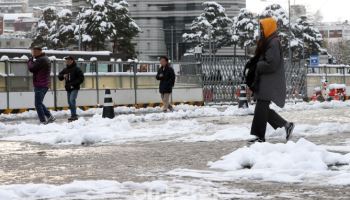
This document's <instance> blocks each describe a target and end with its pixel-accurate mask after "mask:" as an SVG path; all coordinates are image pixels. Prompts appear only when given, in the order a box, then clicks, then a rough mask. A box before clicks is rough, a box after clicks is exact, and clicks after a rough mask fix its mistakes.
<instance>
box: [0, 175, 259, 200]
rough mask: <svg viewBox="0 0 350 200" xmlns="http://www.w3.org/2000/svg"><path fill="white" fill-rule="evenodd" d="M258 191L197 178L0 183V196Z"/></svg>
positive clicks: (19, 199)
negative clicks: (142, 180)
mask: <svg viewBox="0 0 350 200" xmlns="http://www.w3.org/2000/svg"><path fill="white" fill-rule="evenodd" d="M259 195H260V194H259V193H250V192H247V191H246V190H243V189H235V188H227V187H226V186H224V185H222V184H220V183H213V182H208V181H199V180H198V181H196V180H193V181H191V180H187V181H184V180H172V181H162V180H158V181H152V182H143V183H135V182H124V183H119V182H117V181H107V180H99V181H74V182H72V183H68V184H64V185H48V184H17V185H4V186H0V199H15V200H37V199H67V200H68V199H90V200H94V199H96V200H97V199H138V200H150V199H173V200H185V199H186V200H190V199H193V200H194V199H201V200H204V199H252V198H257V197H258V196H259Z"/></svg>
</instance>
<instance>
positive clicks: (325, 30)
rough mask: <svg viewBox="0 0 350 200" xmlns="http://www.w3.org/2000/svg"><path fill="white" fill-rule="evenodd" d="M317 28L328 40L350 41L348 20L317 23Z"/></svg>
mask: <svg viewBox="0 0 350 200" xmlns="http://www.w3.org/2000/svg"><path fill="white" fill-rule="evenodd" d="M317 28H318V29H319V30H320V33H321V34H322V36H323V38H324V39H325V40H326V41H327V42H330V43H332V42H338V41H340V40H344V41H350V24H349V23H348V22H344V23H323V24H320V25H317Z"/></svg>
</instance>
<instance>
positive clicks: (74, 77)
mask: <svg viewBox="0 0 350 200" xmlns="http://www.w3.org/2000/svg"><path fill="white" fill-rule="evenodd" d="M65 60H66V65H67V66H66V68H64V69H63V70H62V71H61V72H60V73H59V75H58V79H59V80H60V81H63V80H64V81H65V88H66V91H67V100H68V105H69V109H70V111H71V117H70V118H69V119H68V121H75V120H77V119H78V115H77V107H76V99H77V97H78V92H79V90H80V85H81V84H82V83H83V82H84V73H83V72H82V71H81V69H80V68H79V67H78V66H77V63H76V62H75V60H74V58H73V57H71V56H68V57H66V58H65Z"/></svg>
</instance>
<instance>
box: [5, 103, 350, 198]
mask: <svg viewBox="0 0 350 200" xmlns="http://www.w3.org/2000/svg"><path fill="white" fill-rule="evenodd" d="M273 108H274V109H276V110H277V111H278V112H280V113H281V114H282V115H283V116H285V117H286V118H288V119H292V120H293V121H295V122H296V125H297V126H296V128H295V131H294V136H295V137H294V139H293V141H290V142H288V143H285V131H284V130H283V129H279V130H273V129H272V127H268V130H267V139H268V141H270V143H263V144H254V145H251V146H245V147H244V145H245V144H246V140H248V139H250V138H251V136H250V134H249V133H250V123H251V119H252V116H251V114H252V113H253V109H254V106H251V107H250V108H249V109H238V108H237V106H211V107H209V106H207V107H196V106H188V105H179V106H176V111H175V112H172V113H161V112H160V111H161V110H160V108H147V109H141V110H137V109H134V108H126V107H123V108H116V109H115V111H116V113H117V114H118V115H117V116H116V117H115V118H114V119H103V118H102V117H101V111H102V110H101V109H91V110H89V111H80V115H81V116H82V117H81V118H80V119H79V120H78V121H75V122H72V123H66V122H63V123H62V122H58V123H53V124H49V125H46V126H43V125H38V124H37V123H35V122H33V120H26V119H31V118H35V117H36V113H35V112H26V113H23V114H18V115H1V116H0V120H3V122H0V141H5V142H4V144H7V145H8V146H5V147H2V149H3V150H6V151H7V152H4V151H3V152H1V153H0V156H1V157H3V158H6V160H7V161H11V159H12V158H11V155H16V156H17V157H20V156H26V155H28V156H29V155H30V156H32V157H33V158H31V159H34V161H33V162H36V159H39V160H41V161H40V162H46V161H47V159H50V160H51V161H53V159H55V158H56V159H60V160H61V159H62V161H67V158H66V157H74V158H80V157H82V159H84V158H85V157H89V159H91V160H92V159H93V158H94V156H92V154H101V156H103V157H104V156H106V154H108V152H109V151H110V149H113V148H115V147H116V146H118V145H122V146H124V145H126V146H128V145H131V146H132V145H136V147H137V148H136V149H138V148H140V146H137V144H138V143H141V144H144V143H143V142H145V141H147V142H150V143H151V144H150V145H152V144H155V143H160V144H164V145H167V144H168V143H169V144H176V145H179V147H181V148H182V146H183V145H193V144H194V143H196V144H198V143H202V142H203V143H208V144H213V143H215V142H217V141H219V142H217V144H221V143H223V144H229V147H228V148H227V147H225V148H227V149H226V150H228V151H225V152H226V153H221V151H222V150H221V149H220V145H218V149H216V151H217V152H216V153H214V155H218V156H215V157H214V158H215V159H204V160H203V165H204V168H203V167H201V168H200V169H199V168H191V167H182V168H181V167H176V166H175V167H174V168H170V170H169V169H167V170H164V171H162V172H159V171H158V167H159V166H156V169H153V170H150V171H143V169H144V168H142V167H141V166H138V167H140V171H141V172H142V173H141V174H137V175H136V176H147V177H148V176H150V177H153V178H150V179H147V180H149V181H148V182H147V181H145V182H138V183H136V182H118V179H116V178H115V177H114V176H113V177H114V178H112V179H111V180H105V178H104V179H102V180H99V179H95V180H90V181H87V180H86V179H85V177H83V178H82V179H79V178H76V179H69V180H76V181H74V182H65V183H64V184H62V183H61V182H60V185H51V184H16V185H13V184H9V185H2V186H0V199H18V200H24V199H26V200H27V199H28V200H34V199H60V200H61V199H63V200H64V199H118V198H119V199H140V200H142V199H145V200H146V199H147V200H148V199H169V200H170V199H177V200H187V199H188V200H192V199H193V200H194V199H195V200H197V199H201V200H206V199H208V200H209V199H210V200H216V199H273V198H279V197H285V198H292V199H293V198H295V197H296V196H298V195H299V194H291V193H290V192H291V191H292V190H293V189H290V190H288V189H287V190H284V191H287V192H286V193H283V192H282V193H281V194H278V196H271V194H269V195H266V194H263V193H261V192H260V190H258V189H256V188H255V189H252V190H249V189H248V188H250V184H251V183H256V182H259V184H262V185H263V184H264V183H275V182H277V183H279V184H286V183H287V184H295V183H297V184H301V185H312V186H314V187H321V188H322V187H327V186H332V187H348V186H350V120H349V119H350V102H349V101H347V102H325V103H298V104H288V105H286V107H285V108H283V109H280V108H277V107H276V106H273ZM68 114H69V112H68V111H58V112H54V115H55V116H56V117H65V116H67V115H68ZM9 119H11V121H7V120H9ZM311 141H312V142H311ZM21 142H34V143H35V144H33V143H23V144H27V145H29V147H28V149H27V150H26V147H25V145H22V143H21ZM36 143H39V144H36ZM82 143H83V144H97V145H92V146H90V147H80V145H81V144H82ZM231 143H232V147H231ZM16 144H17V145H18V144H21V145H18V146H16ZM41 144H45V145H41ZM145 144H147V143H145ZM233 144H234V145H233ZM31 145H37V146H38V147H39V149H32V148H30V146H31ZM52 145H54V146H52ZM67 145H68V146H67ZM71 145H73V146H71ZM176 145H175V146H176ZM41 146H44V148H47V149H45V150H44V156H41V157H38V155H39V154H38V155H36V154H37V151H40V152H41V150H40V148H41ZM107 147H108V148H107ZM72 148H74V149H75V150H74V151H72V150H71V149H72ZM95 148H96V149H95ZM147 148H149V147H147ZM147 148H145V149H147ZM167 148H168V146H167ZM181 148H180V149H176V150H177V151H182V150H183V149H181ZM231 148H232V150H231ZM23 149H24V150H23ZM145 149H143V150H145ZM21 151H24V153H21ZM58 151H60V152H61V153H58ZM139 151H142V150H137V151H133V152H132V153H138V152H139ZM62 152H64V153H62ZM73 152H74V153H73ZM82 152H85V153H82ZM152 152H153V151H152V150H150V152H148V153H152ZM172 152H173V153H177V152H175V151H170V152H167V153H166V154H165V155H162V153H160V154H159V153H158V154H157V153H155V154H154V155H152V156H151V157H150V159H152V158H155V159H171V158H168V157H169V154H172ZM186 152H187V150H186ZM80 153H81V155H80ZM132 153H131V154H132ZM187 153H198V152H197V149H194V151H192V152H191V151H190V152H187ZM56 154H57V155H56ZM225 154H226V155H225ZM141 155H142V154H141ZM184 155H186V153H184ZM95 156H96V155H95ZM164 156H165V157H164ZM221 156H222V157H221ZM220 157H221V159H220ZM106 158H108V156H106ZM113 158H114V157H113ZM212 158H213V157H212ZM13 159H14V160H15V161H14V163H15V164H18V163H17V161H16V160H18V162H20V163H21V162H22V161H21V160H20V158H13ZM89 159H88V160H89ZM130 159H137V157H133V156H132V157H131V158H130ZM179 159H180V160H181V158H179ZM28 160H30V159H28ZM68 161H69V159H68ZM82 161H83V160H82ZM120 161H122V159H121V160H117V161H116V162H120ZM147 162H150V163H151V162H152V161H147ZM184 162H192V161H189V160H188V159H187V160H186V159H185V161H184ZM193 162H194V161H193ZM205 163H207V166H206V167H205ZM12 164H13V163H12ZM55 164H56V163H55ZM75 164H76V163H75ZM57 165H59V166H57V170H58V171H61V170H66V169H68V168H70V166H69V163H62V165H61V163H59V162H58V163H57ZM21 166H23V165H22V164H21ZM31 166H36V165H34V164H32V165H28V166H27V167H31ZM111 166H112V167H113V165H111ZM130 166H132V167H133V168H134V167H135V166H134V165H132V164H130ZM194 166H195V165H194ZM4 167H7V168H8V166H4ZM51 167H52V166H51ZM138 167H136V168H138ZM25 168H26V166H25V165H24V166H23V169H25ZM42 169H45V170H46V171H45V173H49V172H50V164H49V165H45V166H39V168H36V170H42ZM95 169H100V168H95ZM101 169H103V168H101ZM53 170H54V171H53V172H56V173H57V171H55V170H56V169H53ZM148 170H149V169H148ZM160 171H161V170H160ZM12 172H13V173H14V174H16V175H18V176H19V177H26V178H27V179H26V180H27V181H28V180H33V179H32V178H28V177H27V176H26V175H25V174H23V173H21V172H19V171H16V170H14V171H12ZM33 172H34V171H33ZM94 173H95V172H94ZM0 174H3V175H6V178H4V179H6V180H7V181H8V180H11V178H10V177H11V176H13V174H11V172H8V173H7V172H6V171H2V168H0ZM53 174H54V173H53ZM59 174H61V172H60V173H59ZM61 175H62V174H61ZM78 177H79V176H78ZM107 179H108V178H107ZM43 180H45V179H43ZM59 180H63V178H62V179H59ZM78 180H85V181H78ZM127 180H129V179H127ZM27 181H25V182H26V183H28V182H27ZM244 181H247V182H248V183H247V185H245V186H249V187H244V184H243V186H242V187H237V185H241V183H242V182H244ZM15 183H18V181H16V182H15ZM257 187H258V186H257ZM267 187H268V186H267ZM271 187H273V186H271ZM301 187H302V186H301ZM285 188H286V187H284V188H282V189H285ZM287 188H288V187H287ZM296 193H297V192H296ZM316 193H317V192H316ZM328 194H329V195H331V193H328ZM298 197H299V196H298Z"/></svg>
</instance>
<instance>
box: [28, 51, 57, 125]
mask: <svg viewBox="0 0 350 200" xmlns="http://www.w3.org/2000/svg"><path fill="white" fill-rule="evenodd" d="M28 70H29V71H30V72H31V73H33V86H34V93H35V109H36V111H37V113H38V117H39V120H40V123H42V124H48V123H52V122H54V121H55V118H54V117H53V116H52V115H51V113H50V111H49V110H48V109H47V108H46V106H45V105H44V104H43V101H44V98H45V95H46V93H47V91H48V90H49V87H50V82H51V77H50V73H51V63H50V60H49V58H48V57H47V56H46V55H45V53H43V52H42V48H41V47H33V48H32V57H31V58H30V59H29V61H28Z"/></svg>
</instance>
